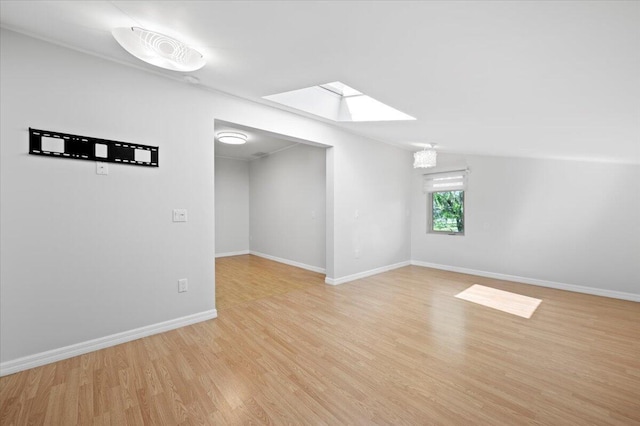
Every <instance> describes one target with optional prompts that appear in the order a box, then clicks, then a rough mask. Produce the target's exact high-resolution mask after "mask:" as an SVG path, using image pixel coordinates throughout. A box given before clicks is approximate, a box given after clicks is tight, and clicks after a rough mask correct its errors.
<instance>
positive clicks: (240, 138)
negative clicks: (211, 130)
mask: <svg viewBox="0 0 640 426" xmlns="http://www.w3.org/2000/svg"><path fill="white" fill-rule="evenodd" d="M218 140H219V141H220V142H222V143H226V144H229V145H242V144H243V143H246V142H247V135H245V134H244V133H237V132H220V133H218Z"/></svg>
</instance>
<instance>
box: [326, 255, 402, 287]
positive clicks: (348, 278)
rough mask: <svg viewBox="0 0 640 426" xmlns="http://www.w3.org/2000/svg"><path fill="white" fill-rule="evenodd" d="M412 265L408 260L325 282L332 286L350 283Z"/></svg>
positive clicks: (327, 279)
mask: <svg viewBox="0 0 640 426" xmlns="http://www.w3.org/2000/svg"><path fill="white" fill-rule="evenodd" d="M410 264H411V263H410V262H409V261H408V260H407V261H404V262H400V263H394V264H393V265H387V266H382V267H380V268H376V269H370V270H368V271H364V272H358V273H357V274H352V275H347V276H345V277H340V278H328V277H327V278H325V279H324V282H325V283H327V284H330V285H339V284H344V283H348V282H349V281H354V280H359V279H360V278H366V277H370V276H371V275H377V274H381V273H383V272H387V271H391V270H393V269H398V268H402V267H403V266H409V265H410Z"/></svg>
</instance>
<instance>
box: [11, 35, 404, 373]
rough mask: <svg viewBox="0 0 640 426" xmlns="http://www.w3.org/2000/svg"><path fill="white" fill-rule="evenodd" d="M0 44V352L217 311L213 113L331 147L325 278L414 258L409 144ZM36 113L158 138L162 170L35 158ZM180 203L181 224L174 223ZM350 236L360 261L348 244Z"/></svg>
mask: <svg viewBox="0 0 640 426" xmlns="http://www.w3.org/2000/svg"><path fill="white" fill-rule="evenodd" d="M0 43H1V45H0V55H1V61H0V67H1V68H0V93H1V99H0V122H1V123H2V126H1V130H0V139H1V143H0V166H1V167H0V188H1V191H0V197H1V200H0V237H1V238H0V263H1V271H0V362H2V363H3V364H4V365H6V363H7V362H9V361H15V360H16V359H18V358H20V357H28V356H32V355H35V354H38V353H41V352H44V351H48V350H53V349H59V348H62V347H66V346H68V345H72V344H76V343H78V344H81V343H83V342H86V341H88V340H90V339H97V338H102V337H105V336H110V335H113V334H115V333H119V332H124V331H127V330H132V329H135V328H137V327H143V326H148V325H152V324H156V323H159V322H162V321H169V320H173V319H176V318H180V317H183V316H187V315H191V314H197V313H201V312H211V311H212V310H213V309H214V308H215V305H214V303H215V301H214V300H215V298H214V291H215V284H214V280H215V277H214V261H213V259H214V256H215V250H214V222H215V217H214V197H213V196H208V195H211V194H213V193H214V157H213V155H214V152H213V139H214V133H215V132H214V120H215V119H220V120H224V121H228V122H234V123H238V124H240V125H245V126H249V127H255V128H258V129H263V130H266V131H269V132H273V133H280V134H284V135H288V136H291V137H294V138H298V139H303V140H309V141H312V142H316V143H321V144H324V145H328V146H334V148H333V150H335V151H334V152H333V153H332V158H331V161H332V164H331V165H328V166H327V170H331V173H333V175H334V176H328V181H331V182H334V183H335V186H336V187H335V188H334V191H333V194H331V191H329V189H328V190H327V193H328V194H329V196H331V195H333V197H334V198H335V200H329V199H328V200H327V205H329V206H332V207H331V208H330V210H329V211H330V213H331V214H332V215H333V216H334V229H333V230H329V231H328V233H333V236H332V238H328V241H331V242H332V244H331V245H330V246H329V247H327V253H328V256H330V257H331V259H332V260H331V262H328V263H327V276H328V277H336V276H338V277H340V276H343V275H345V274H348V273H357V272H361V271H366V270H368V269H373V268H377V267H382V266H385V265H389V264H392V263H395V262H398V261H399V260H408V259H409V234H408V225H407V224H406V217H405V214H404V208H405V207H404V206H405V204H408V195H409V194H408V192H407V189H406V187H407V185H404V186H402V185H400V182H405V183H406V182H407V180H408V179H409V178H408V177H407V178H405V177H404V176H403V175H402V173H409V171H408V169H405V167H406V164H405V162H409V163H410V156H409V153H407V152H405V151H402V150H400V149H397V148H395V147H391V146H388V145H385V144H382V143H379V142H375V141H371V140H367V139H365V138H360V137H356V136H354V135H352V134H349V133H346V132H343V131H341V130H339V129H338V128H336V127H334V126H330V125H327V124H324V123H321V122H318V121H316V120H311V119H308V118H305V117H302V116H299V115H295V114H291V113H288V112H285V111H282V110H277V109H274V108H268V107H265V106H263V105H259V104H257V103H252V102H248V101H244V100H241V99H238V98H235V97H232V96H229V95H224V94H217V93H214V92H211V91H206V90H199V89H198V88H197V87H193V86H189V85H187V84H184V83H182V82H178V81H172V80H170V79H168V78H166V77H161V76H158V75H156V74H151V73H149V72H146V71H142V70H139V69H135V68H131V67H126V66H124V65H120V64H116V63H112V62H109V61H106V60H103V59H100V58H96V57H93V56H89V55H86V54H84V53H79V52H76V51H72V50H69V49H66V48H63V47H59V46H55V45H52V44H49V43H46V42H42V41H39V40H35V39H32V38H29V37H26V36H23V35H19V34H16V33H14V32H11V31H6V30H4V29H3V30H2V34H1V36H0ZM141 67H146V65H141ZM30 126H31V127H35V128H41V129H45V130H57V131H62V132H68V133H74V134H80V135H87V136H94V137H102V138H107V139H115V140H123V141H131V142H138V143H142V144H148V145H158V146H160V167H159V168H157V169H151V168H143V167H135V166H125V165H110V174H109V175H108V176H97V175H96V174H95V164H93V163H92V162H88V161H78V160H63V159H52V158H45V157H37V156H30V155H28V154H27V153H28V127H30ZM384 170H386V171H385V172H384V173H383V171H384ZM404 170H407V171H406V172H404ZM358 173H360V174H358ZM398 173H399V174H398ZM407 176H408V175H407ZM377 185H380V187H379V188H378V187H377ZM174 208H186V209H188V212H189V222H187V223H172V222H171V210H172V209H174ZM355 208H357V209H360V210H361V212H362V215H363V216H362V217H363V220H362V221H360V222H359V224H358V226H357V230H356V229H353V223H352V220H353V210H354V209H355ZM356 235H357V236H360V237H359V238H360V239H359V244H360V246H361V249H362V255H361V258H360V259H354V258H353V256H352V255H351V257H349V258H346V257H344V256H342V254H343V253H351V254H352V253H353V244H354V236H356ZM336 274H341V275H336ZM185 277H186V278H188V279H189V291H188V292H187V293H181V294H178V293H177V282H176V280H177V279H179V278H185Z"/></svg>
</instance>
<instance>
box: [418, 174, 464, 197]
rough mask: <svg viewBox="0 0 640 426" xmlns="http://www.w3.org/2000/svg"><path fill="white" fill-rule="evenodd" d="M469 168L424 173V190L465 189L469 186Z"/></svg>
mask: <svg viewBox="0 0 640 426" xmlns="http://www.w3.org/2000/svg"><path fill="white" fill-rule="evenodd" d="M467 174H468V170H454V171H451V172H443V173H429V174H425V175H424V186H423V190H424V192H442V191H464V190H465V189H466V188H467Z"/></svg>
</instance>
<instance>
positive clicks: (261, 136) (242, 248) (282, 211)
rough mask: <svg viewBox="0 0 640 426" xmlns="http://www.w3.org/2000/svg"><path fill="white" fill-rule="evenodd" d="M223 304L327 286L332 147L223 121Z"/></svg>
mask: <svg viewBox="0 0 640 426" xmlns="http://www.w3.org/2000/svg"><path fill="white" fill-rule="evenodd" d="M215 129H216V135H220V133H223V132H224V133H236V134H240V135H239V136H241V137H242V138H244V137H246V143H245V144H242V145H228V144H224V143H222V142H220V141H219V140H218V139H219V138H216V141H215V215H216V220H215V247H216V308H217V309H218V310H221V309H222V310H224V309H227V308H231V307H233V306H237V305H239V304H244V303H248V302H250V301H252V300H256V299H261V298H264V297H269V296H271V295H275V294H282V293H286V292H289V291H294V290H298V289H301V288H304V287H306V286H309V285H317V284H322V283H323V282H324V278H325V268H326V252H327V250H326V235H327V233H326V211H327V208H326V205H327V204H326V194H327V191H326V188H327V174H326V171H327V167H326V162H327V155H326V148H327V147H326V146H319V145H318V144H314V143H311V142H308V141H303V140H299V139H296V138H291V137H288V136H285V135H279V134H275V133H272V132H267V131H264V130H260V129H255V128H251V127H247V126H244V125H239V124H235V123H229V122H224V121H220V120H216V123H215Z"/></svg>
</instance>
